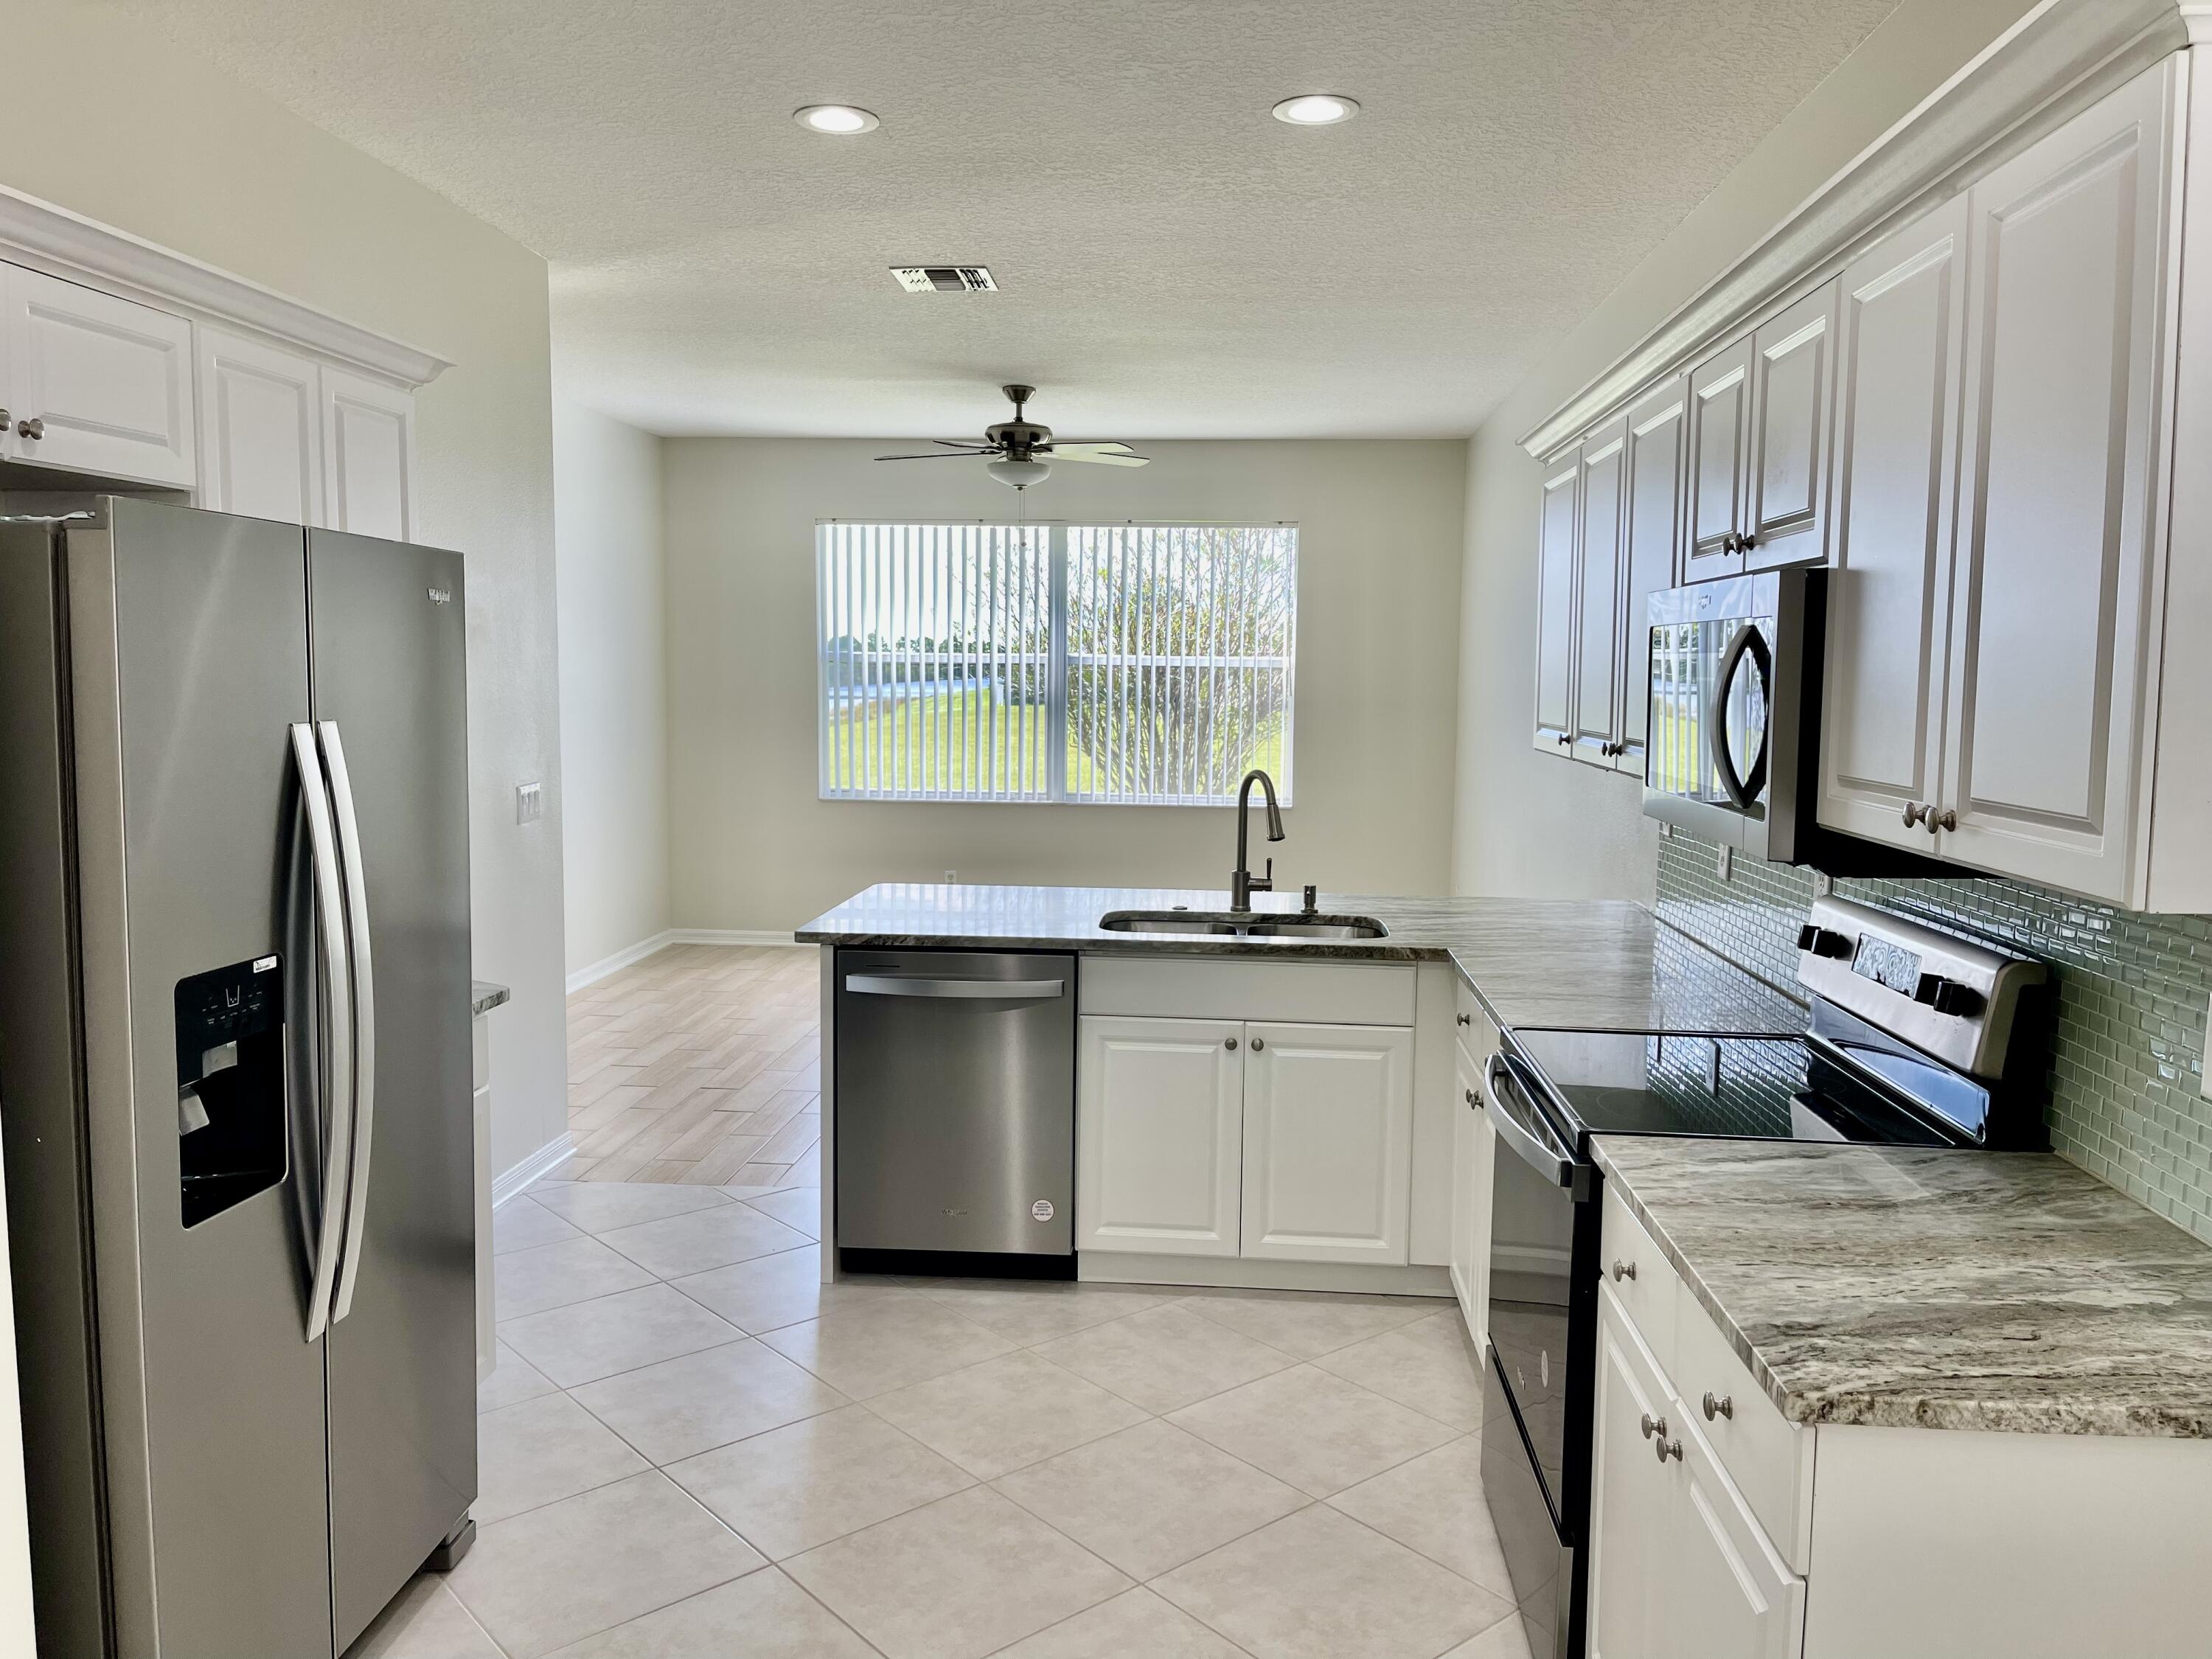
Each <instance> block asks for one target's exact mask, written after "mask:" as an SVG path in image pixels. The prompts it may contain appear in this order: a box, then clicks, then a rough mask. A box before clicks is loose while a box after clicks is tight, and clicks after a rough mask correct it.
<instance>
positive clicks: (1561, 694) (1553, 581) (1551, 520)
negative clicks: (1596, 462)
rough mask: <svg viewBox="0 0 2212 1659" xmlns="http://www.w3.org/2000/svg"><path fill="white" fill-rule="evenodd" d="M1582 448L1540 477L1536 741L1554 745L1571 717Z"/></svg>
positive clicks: (1560, 742)
mask: <svg viewBox="0 0 2212 1659" xmlns="http://www.w3.org/2000/svg"><path fill="white" fill-rule="evenodd" d="M1581 477H1582V452H1581V450H1580V449H1578V448H1577V449H1571V450H1569V451H1568V452H1567V453H1565V455H1562V456H1559V457H1558V458H1556V459H1554V460H1553V462H1552V463H1551V465H1550V469H1549V471H1547V473H1546V474H1545V477H1544V507H1543V519H1542V534H1541V540H1540V543H1539V545H1538V549H1537V556H1536V747H1537V748H1539V749H1542V750H1560V749H1564V748H1565V747H1566V745H1567V743H1568V741H1569V740H1570V738H1571V736H1572V726H1571V722H1572V720H1573V719H1574V702H1575V684H1574V641H1575V635H1574V615H1575V521H1576V519H1577V516H1578V513H1577V501H1578V499H1579V495H1580V491H1579V490H1578V489H1577V484H1578V483H1579V482H1580V480H1581Z"/></svg>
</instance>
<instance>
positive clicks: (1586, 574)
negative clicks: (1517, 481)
mask: <svg viewBox="0 0 2212 1659" xmlns="http://www.w3.org/2000/svg"><path fill="white" fill-rule="evenodd" d="M1627 449H1628V422H1626V421H1625V420H1620V421H1613V422H1609V423H1608V424H1607V425H1606V426H1603V427H1601V428H1599V429H1598V430H1597V431H1595V432H1594V433H1592V434H1591V435H1589V437H1587V438H1585V439H1583V447H1582V482H1581V483H1580V485H1579V486H1578V487H1579V489H1580V490H1581V493H1582V503H1581V520H1580V524H1579V526H1578V528H1577V532H1576V538H1575V539H1576V542H1577V568H1578V571H1579V574H1578V575H1577V581H1576V589H1575V608H1574V614H1575V672H1574V683H1575V697H1574V720H1573V725H1572V728H1571V729H1572V730H1573V732H1574V738H1575V740H1574V744H1573V745H1572V747H1573V751H1574V754H1575V757H1576V758H1577V759H1578V760H1586V761H1590V762H1592V763H1595V764H1596V765H1599V766H1605V767H1610V766H1611V765H1612V764H1613V756H1614V754H1615V753H1616V752H1617V743H1618V739H1619V737H1620V671H1621V643H1620V628H1621V623H1622V621H1623V618H1622V616H1621V596H1620V580H1621V574H1622V567H1621V546H1620V537H1621V530H1622V527H1623V523H1624V516H1623V512H1622V497H1621V492H1622V486H1623V484H1624V483H1625V482H1626V477H1627Z"/></svg>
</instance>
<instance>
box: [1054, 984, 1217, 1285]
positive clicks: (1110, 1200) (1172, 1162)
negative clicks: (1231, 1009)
mask: <svg viewBox="0 0 2212 1659" xmlns="http://www.w3.org/2000/svg"><path fill="white" fill-rule="evenodd" d="M1243 1034H1244V1028H1243V1026H1242V1025H1240V1024H1236V1023H1235V1022H1233V1021H1227V1020H1202V1019H1130V1018H1121V1017H1119V1016H1112V1017H1108V1016H1090V1017H1086V1018H1085V1019H1084V1020H1083V1022H1082V1050H1081V1055H1080V1059H1079V1064H1078V1069H1077V1079H1076V1080H1077V1087H1076V1109H1075V1126H1076V1199H1075V1237H1076V1248H1077V1249H1097V1250H1142V1251H1151V1252H1154V1253H1157V1254H1164V1255H1236V1254H1237V1249H1238V1242H1239V1230H1238V1221H1237V1212H1238V1206H1239V1202H1240V1195H1241V1194H1242V1191H1243V1172H1242V1167H1241V1163H1240V1155H1241V1149H1242V1145H1243V1089H1244V1075H1243ZM1231 1042H1235V1043H1236V1044H1237V1046H1236V1048H1231V1047H1230V1046H1229V1045H1230V1044H1231Z"/></svg>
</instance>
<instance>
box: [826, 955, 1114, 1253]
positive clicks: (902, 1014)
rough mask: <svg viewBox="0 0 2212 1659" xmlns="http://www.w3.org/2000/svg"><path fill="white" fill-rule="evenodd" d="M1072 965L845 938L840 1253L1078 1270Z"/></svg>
mask: <svg viewBox="0 0 2212 1659" xmlns="http://www.w3.org/2000/svg"><path fill="white" fill-rule="evenodd" d="M1075 963H1076V958H1075V957H1073V956H1044V955H1033V954H1029V953H1023V954H1019V955H1015V954H1011V953H1001V952H994V951H838V952H837V1006H836V1072H835V1075H834V1084H835V1087H836V1165H837V1167H836V1182H837V1188H836V1191H837V1243H838V1257H839V1260H840V1261H841V1262H842V1265H844V1266H845V1267H855V1268H860V1269H864V1270H865V1269H868V1268H875V1269H878V1270H880V1271H890V1272H901V1271H907V1272H911V1271H924V1272H970V1273H994V1274H1002V1275H1022V1276H1034V1277H1042V1278H1050V1277H1070V1278H1072V1277H1073V1274H1074V1267H1075V1254H1074V1251H1075V1225H1074V1215H1073V1211H1074V1207H1075Z"/></svg>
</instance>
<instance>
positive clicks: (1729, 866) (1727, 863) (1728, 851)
mask: <svg viewBox="0 0 2212 1659" xmlns="http://www.w3.org/2000/svg"><path fill="white" fill-rule="evenodd" d="M1734 869H1735V848H1733V847H1723V848H1720V849H1719V851H1718V854H1717V856H1716V857H1715V858H1714V860H1713V873H1714V874H1715V875H1717V876H1718V877H1719V878H1721V879H1722V880H1723V881H1726V880H1727V879H1728V878H1729V872H1731V871H1733V870H1734Z"/></svg>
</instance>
